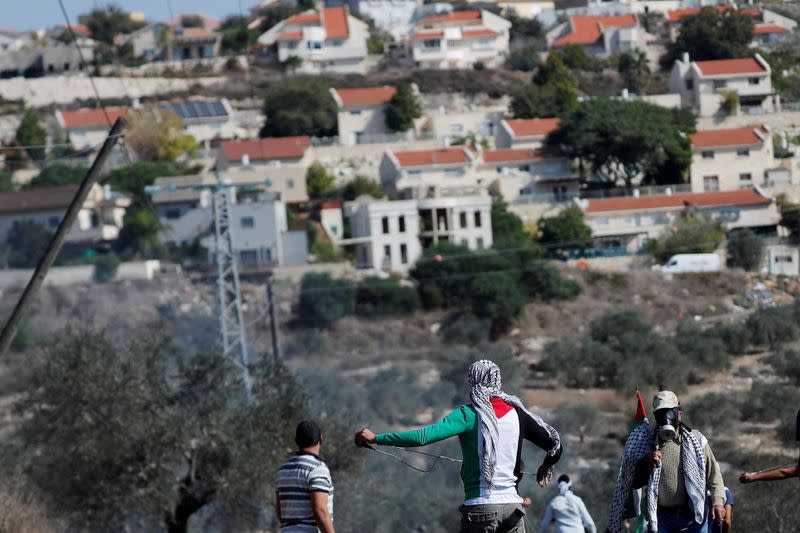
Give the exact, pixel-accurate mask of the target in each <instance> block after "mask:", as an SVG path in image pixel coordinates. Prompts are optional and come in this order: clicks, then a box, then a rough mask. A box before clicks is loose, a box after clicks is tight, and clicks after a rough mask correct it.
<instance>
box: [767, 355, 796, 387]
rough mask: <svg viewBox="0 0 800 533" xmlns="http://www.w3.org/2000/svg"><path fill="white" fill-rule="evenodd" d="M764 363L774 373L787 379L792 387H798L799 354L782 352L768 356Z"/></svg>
mask: <svg viewBox="0 0 800 533" xmlns="http://www.w3.org/2000/svg"><path fill="white" fill-rule="evenodd" d="M766 362H767V363H769V365H771V366H772V368H774V369H775V373H776V374H778V375H779V376H783V377H786V378H788V379H789V381H790V382H791V383H792V384H793V385H800V352H797V351H795V350H783V351H780V352H775V353H773V354H772V355H770V356H769V357H768V358H767V359H766Z"/></svg>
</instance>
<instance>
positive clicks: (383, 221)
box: [381, 217, 389, 235]
mask: <svg viewBox="0 0 800 533" xmlns="http://www.w3.org/2000/svg"><path fill="white" fill-rule="evenodd" d="M381 227H382V228H383V234H384V235H386V234H387V233H389V217H383V218H382V219H381Z"/></svg>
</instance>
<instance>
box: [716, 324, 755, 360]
mask: <svg viewBox="0 0 800 533" xmlns="http://www.w3.org/2000/svg"><path fill="white" fill-rule="evenodd" d="M710 332H711V334H713V335H715V336H717V337H719V338H720V339H721V340H722V342H723V343H724V344H725V349H726V350H727V351H728V353H729V354H731V355H742V354H744V353H745V352H746V351H747V346H748V345H749V344H750V330H749V329H747V328H745V327H742V325H741V324H740V325H733V324H723V325H721V326H715V327H714V328H712V329H711V330H710Z"/></svg>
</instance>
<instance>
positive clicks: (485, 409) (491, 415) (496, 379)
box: [468, 359, 561, 487]
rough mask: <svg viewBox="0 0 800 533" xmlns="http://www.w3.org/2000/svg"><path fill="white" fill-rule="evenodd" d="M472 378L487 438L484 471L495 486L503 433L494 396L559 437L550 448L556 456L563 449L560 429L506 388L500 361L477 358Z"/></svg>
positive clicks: (473, 396) (473, 397)
mask: <svg viewBox="0 0 800 533" xmlns="http://www.w3.org/2000/svg"><path fill="white" fill-rule="evenodd" d="M468 381H469V388H470V392H469V398H470V401H471V402H472V407H474V408H475V411H476V412H477V413H478V420H479V422H480V435H481V437H482V438H483V457H481V474H482V476H483V479H484V480H485V481H486V483H487V485H488V486H490V487H491V486H492V485H493V479H494V469H495V465H496V464H497V440H498V438H499V435H500V433H499V429H498V427H497V415H495V412H494V408H493V407H492V403H491V399H492V398H500V399H501V400H503V401H505V402H506V403H508V404H510V405H513V406H514V407H517V408H519V409H522V410H523V411H524V412H525V413H526V414H527V415H528V416H530V417H531V418H532V419H533V420H534V421H535V422H536V423H537V424H539V425H540V426H541V427H542V428H544V429H545V430H546V431H547V433H548V434H549V435H550V437H551V438H552V439H553V440H554V441H555V445H554V446H553V448H552V449H551V450H548V452H547V454H548V455H550V456H554V455H556V454H557V453H558V451H559V450H560V449H561V440H560V438H559V436H558V432H557V431H556V430H555V429H554V428H553V427H551V426H550V425H548V424H546V423H545V422H544V420H542V419H541V418H540V417H539V416H537V415H535V414H533V413H532V412H530V411H529V410H528V409H527V408H526V407H525V405H524V404H523V403H522V400H520V399H519V398H517V397H516V396H512V395H510V394H506V393H505V392H503V390H502V381H501V379H500V368H499V367H498V366H497V365H496V364H494V363H493V362H491V361H489V360H488V359H481V360H480V361H475V362H474V363H472V365H470V367H469V372H468Z"/></svg>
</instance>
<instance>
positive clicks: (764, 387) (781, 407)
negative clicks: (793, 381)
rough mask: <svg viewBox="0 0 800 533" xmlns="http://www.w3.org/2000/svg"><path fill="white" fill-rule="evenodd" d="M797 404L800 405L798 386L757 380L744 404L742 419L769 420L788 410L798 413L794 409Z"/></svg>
mask: <svg viewBox="0 0 800 533" xmlns="http://www.w3.org/2000/svg"><path fill="white" fill-rule="evenodd" d="M797 405H800V389H798V388H797V387H794V386H787V385H778V384H775V383H765V382H763V381H756V382H754V383H753V385H752V386H751V387H750V394H749V395H748V396H747V401H746V402H744V405H743V406H742V420H746V421H754V422H769V421H772V420H775V419H776V418H780V416H781V413H785V412H786V411H787V410H788V411H791V412H792V414H795V413H797V411H795V410H794V408H795V407H796V406H797Z"/></svg>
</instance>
